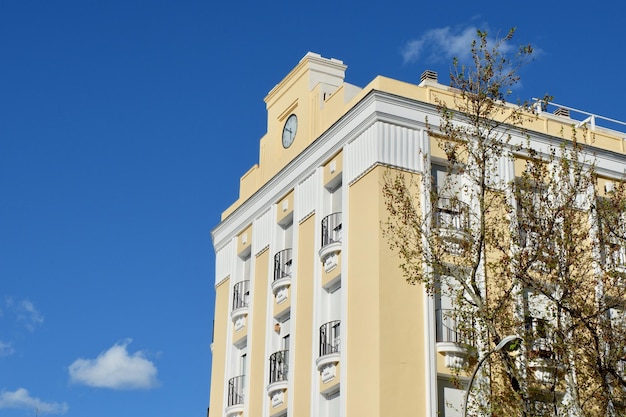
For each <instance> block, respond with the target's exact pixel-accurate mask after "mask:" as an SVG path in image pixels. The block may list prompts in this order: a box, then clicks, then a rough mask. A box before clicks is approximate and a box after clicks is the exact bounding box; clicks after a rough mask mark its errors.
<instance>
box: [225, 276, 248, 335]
mask: <svg viewBox="0 0 626 417" xmlns="http://www.w3.org/2000/svg"><path fill="white" fill-rule="evenodd" d="M249 299H250V280H245V281H240V282H237V283H236V284H235V285H234V286H233V309H232V311H231V313H230V317H231V318H232V320H233V323H235V331H239V330H241V329H242V328H243V327H244V326H245V318H246V316H247V315H248V303H249Z"/></svg>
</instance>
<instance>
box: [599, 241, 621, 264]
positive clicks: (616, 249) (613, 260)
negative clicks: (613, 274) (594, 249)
mask: <svg viewBox="0 0 626 417" xmlns="http://www.w3.org/2000/svg"><path fill="white" fill-rule="evenodd" d="M604 250H605V260H606V263H607V265H609V266H610V267H613V268H625V267H626V245H624V244H620V243H610V244H607V245H606V246H605V249H604Z"/></svg>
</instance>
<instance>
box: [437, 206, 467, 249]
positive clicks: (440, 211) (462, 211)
mask: <svg viewBox="0 0 626 417" xmlns="http://www.w3.org/2000/svg"><path fill="white" fill-rule="evenodd" d="M433 226H434V227H435V228H436V229H437V230H438V231H439V236H440V237H442V238H444V240H445V245H446V248H447V250H448V252H450V253H451V254H453V255H460V254H462V253H463V245H462V240H464V239H466V238H467V233H468V231H469V228H470V221H469V205H467V204H466V203H463V202H462V201H459V200H458V199H456V198H447V197H441V198H439V199H438V200H437V201H436V202H435V204H434V208H433Z"/></svg>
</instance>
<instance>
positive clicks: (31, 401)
mask: <svg viewBox="0 0 626 417" xmlns="http://www.w3.org/2000/svg"><path fill="white" fill-rule="evenodd" d="M3 408H14V409H25V410H33V411H36V410H38V411H39V414H65V413H66V412H67V410H68V409H69V407H68V406H67V404H66V403H49V402H45V401H42V400H40V399H39V398H35V397H31V396H30V394H29V393H28V391H27V390H26V389H24V388H18V389H17V390H15V391H13V392H11V391H4V390H3V391H2V392H0V409H3Z"/></svg>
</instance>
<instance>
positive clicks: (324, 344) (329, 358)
mask: <svg viewBox="0 0 626 417" xmlns="http://www.w3.org/2000/svg"><path fill="white" fill-rule="evenodd" d="M340 330H341V321H339V320H334V321H330V322H328V323H325V324H323V325H322V326H320V341H319V342H320V344H319V358H317V360H316V361H315V364H316V365H317V370H318V371H319V372H320V373H321V379H320V380H321V383H322V384H328V383H329V382H330V381H332V380H333V379H335V378H336V377H337V365H338V364H339V360H340V357H341V354H340V346H341V331H340Z"/></svg>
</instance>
